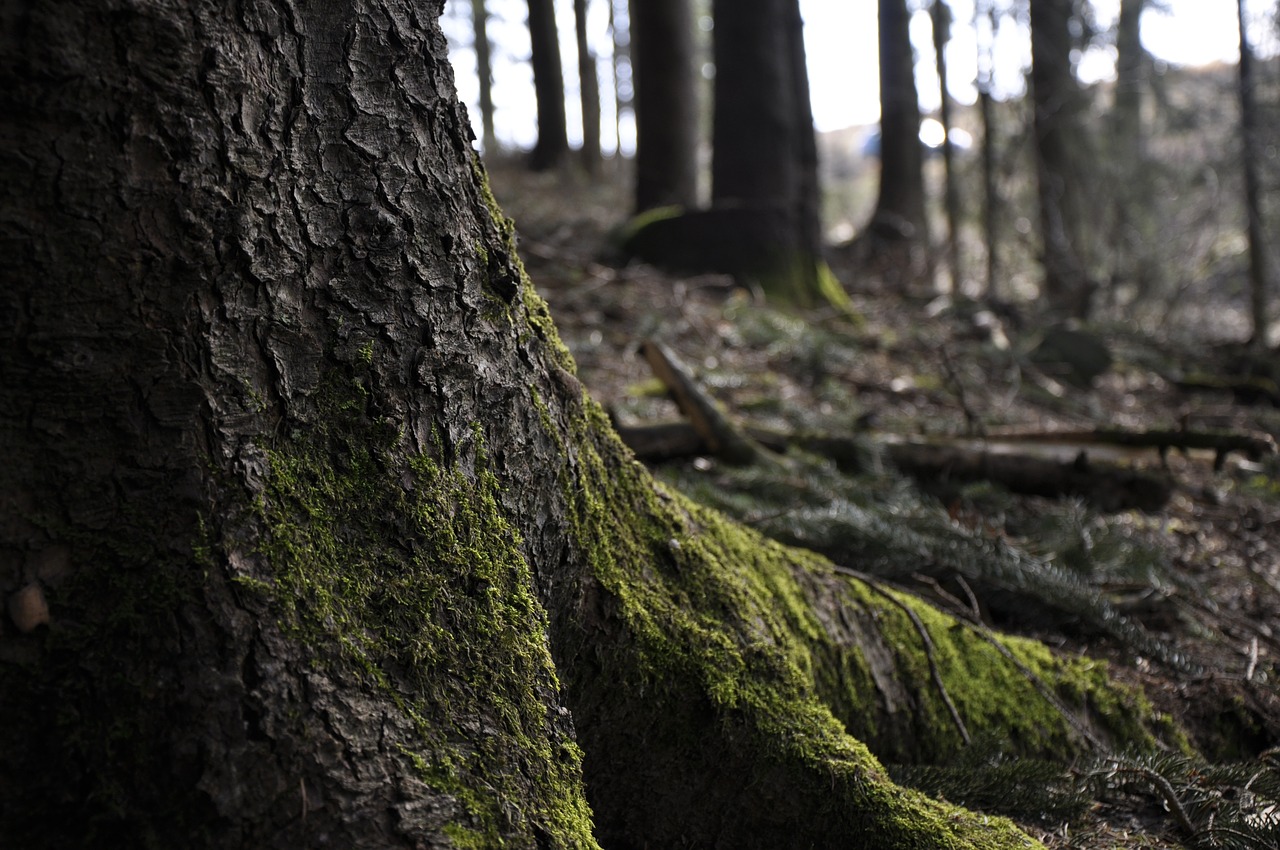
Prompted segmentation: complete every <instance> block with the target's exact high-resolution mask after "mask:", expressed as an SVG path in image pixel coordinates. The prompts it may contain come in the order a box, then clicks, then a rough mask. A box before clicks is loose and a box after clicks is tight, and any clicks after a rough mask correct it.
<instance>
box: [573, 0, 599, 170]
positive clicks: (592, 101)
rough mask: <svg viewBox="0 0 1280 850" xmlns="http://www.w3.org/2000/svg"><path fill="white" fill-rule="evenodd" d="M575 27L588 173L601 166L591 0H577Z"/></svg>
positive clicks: (583, 144) (575, 0) (585, 164)
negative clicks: (590, 37) (589, 31)
mask: <svg viewBox="0 0 1280 850" xmlns="http://www.w3.org/2000/svg"><path fill="white" fill-rule="evenodd" d="M573 25H574V26H573V30H574V35H575V36H576V39H577V45H578V89H579V99H580V100H581V102H582V163H583V166H584V167H585V168H586V170H587V173H589V174H595V173H597V172H598V171H599V170H600V76H599V74H597V73H596V57H595V54H594V53H592V52H591V45H590V44H589V43H588V40H587V0H573Z"/></svg>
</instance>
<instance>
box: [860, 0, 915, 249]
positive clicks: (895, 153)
mask: <svg viewBox="0 0 1280 850" xmlns="http://www.w3.org/2000/svg"><path fill="white" fill-rule="evenodd" d="M879 10H880V18H879V38H880V193H879V196H878V197H877V199H876V208H875V213H874V214H873V215H872V220H873V221H880V222H882V223H884V225H885V226H886V228H887V229H888V230H892V231H895V232H898V233H900V234H901V235H902V237H903V238H905V239H907V240H909V241H918V242H921V243H927V242H928V224H927V222H926V218H925V204H924V172H923V168H924V162H923V161H924V155H923V151H922V149H921V146H920V101H919V99H918V97H917V95H916V75H915V58H914V54H913V51H912V47H911V29H910V25H911V13H910V12H909V11H908V10H907V3H906V0H879Z"/></svg>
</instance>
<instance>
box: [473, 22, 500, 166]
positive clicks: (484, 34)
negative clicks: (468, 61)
mask: <svg viewBox="0 0 1280 850" xmlns="http://www.w3.org/2000/svg"><path fill="white" fill-rule="evenodd" d="M471 21H472V32H473V34H474V41H475V48H476V76H477V77H479V79H480V125H481V127H482V128H483V130H482V133H483V136H482V139H481V141H482V142H483V144H484V152H485V153H486V154H488V155H490V156H492V155H493V154H494V153H495V152H497V150H498V137H497V135H496V134H495V133H494V130H493V58H492V56H491V52H490V48H489V10H488V9H487V8H486V7H485V0H471Z"/></svg>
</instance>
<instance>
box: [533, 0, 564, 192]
mask: <svg viewBox="0 0 1280 850" xmlns="http://www.w3.org/2000/svg"><path fill="white" fill-rule="evenodd" d="M528 2H529V48H530V54H529V56H530V63H531V64H532V66H533V88H534V93H535V95H536V97H537V100H538V142H537V144H536V145H534V148H533V152H532V153H531V154H530V155H529V167H530V168H532V169H534V170H535V171H543V170H545V169H548V168H555V167H556V166H558V165H560V164H561V163H563V162H564V161H565V159H566V158H567V157H568V155H569V135H568V131H567V123H566V122H567V119H566V118H565V105H564V72H563V70H562V69H561V66H560V35H559V30H558V29H557V28H556V8H555V0H528Z"/></svg>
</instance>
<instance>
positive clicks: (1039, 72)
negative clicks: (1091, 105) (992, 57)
mask: <svg viewBox="0 0 1280 850" xmlns="http://www.w3.org/2000/svg"><path fill="white" fill-rule="evenodd" d="M1072 7H1073V0H1043V2H1035V3H1032V4H1031V57H1032V65H1031V91H1032V101H1033V104H1034V108H1035V118H1034V128H1035V136H1036V144H1035V150H1036V176H1037V182H1038V189H1039V203H1040V231H1041V238H1042V240H1043V247H1042V250H1043V256H1042V260H1041V264H1042V267H1043V270H1044V295H1045V299H1046V301H1047V302H1048V306H1049V308H1050V310H1051V311H1053V312H1056V313H1059V314H1062V315H1068V316H1076V317H1084V316H1086V315H1088V313H1089V309H1090V305H1091V302H1092V299H1093V296H1094V293H1095V290H1096V289H1097V284H1096V283H1095V282H1094V281H1093V280H1092V279H1091V278H1090V276H1089V273H1088V271H1087V270H1086V268H1085V264H1084V260H1083V256H1082V253H1081V250H1082V246H1081V245H1080V242H1081V238H1080V233H1081V231H1082V229H1083V218H1084V208H1083V203H1082V199H1081V197H1080V180H1081V169H1082V167H1083V166H1082V160H1083V157H1081V156H1079V152H1080V149H1081V147H1082V145H1083V139H1082V137H1081V127H1080V123H1079V122H1080V104H1079V99H1080V94H1079V90H1078V89H1079V86H1078V84H1077V82H1076V79H1075V74H1074V72H1073V70H1072V65H1071V49H1072V42H1071V27H1070V22H1071V17H1072Z"/></svg>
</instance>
